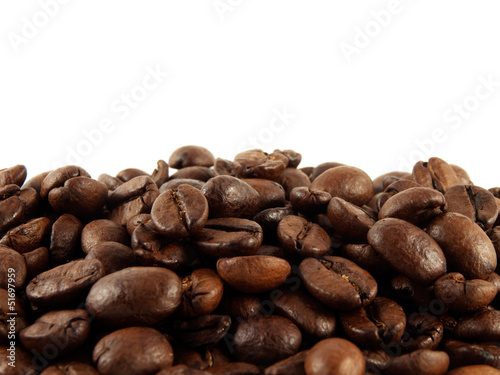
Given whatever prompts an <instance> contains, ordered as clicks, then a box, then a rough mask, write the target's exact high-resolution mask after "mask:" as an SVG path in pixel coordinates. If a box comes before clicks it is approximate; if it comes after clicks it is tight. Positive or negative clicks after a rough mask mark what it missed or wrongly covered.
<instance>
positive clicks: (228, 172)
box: [214, 158, 236, 176]
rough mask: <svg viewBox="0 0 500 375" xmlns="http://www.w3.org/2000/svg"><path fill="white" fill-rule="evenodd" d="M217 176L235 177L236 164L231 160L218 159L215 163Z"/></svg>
mask: <svg viewBox="0 0 500 375" xmlns="http://www.w3.org/2000/svg"><path fill="white" fill-rule="evenodd" d="M214 172H215V175H216V176H235V175H236V172H235V170H234V163H233V162H232V161H231V160H227V159H222V158H216V159H215V162H214Z"/></svg>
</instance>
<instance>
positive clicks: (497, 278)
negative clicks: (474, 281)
mask: <svg viewBox="0 0 500 375" xmlns="http://www.w3.org/2000/svg"><path fill="white" fill-rule="evenodd" d="M485 280H486V281H488V282H490V283H492V284H493V285H494V286H495V288H496V289H497V294H496V296H495V300H498V299H499V297H500V275H498V273H496V272H493V273H492V274H491V275H490V276H488V277H487V278H486V279H485Z"/></svg>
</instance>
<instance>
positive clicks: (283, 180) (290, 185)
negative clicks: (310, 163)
mask: <svg viewBox="0 0 500 375" xmlns="http://www.w3.org/2000/svg"><path fill="white" fill-rule="evenodd" d="M277 181H278V182H279V184H280V185H281V186H283V188H284V189H285V194H286V198H287V199H290V193H291V191H292V190H293V189H295V188H297V187H306V188H308V187H309V186H310V185H311V180H309V177H307V175H306V174H305V173H304V172H302V171H301V170H298V169H295V168H285V170H284V171H283V172H281V174H280V175H279V176H278V179H277Z"/></svg>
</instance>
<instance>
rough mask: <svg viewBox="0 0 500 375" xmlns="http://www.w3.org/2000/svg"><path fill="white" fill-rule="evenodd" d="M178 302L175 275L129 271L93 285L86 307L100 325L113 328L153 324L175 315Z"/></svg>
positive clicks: (140, 269) (151, 269) (179, 288)
mask: <svg viewBox="0 0 500 375" xmlns="http://www.w3.org/2000/svg"><path fill="white" fill-rule="evenodd" d="M123 296H127V298H123ZM181 298H182V286H181V280H180V279H179V277H178V276H177V275H176V274H175V273H174V272H172V271H170V270H167V269H165V268H158V267H129V268H125V269H123V270H120V271H117V272H114V273H112V274H109V275H106V276H104V277H103V278H102V279H101V280H99V281H98V282H97V283H95V285H94V286H93V287H92V289H90V291H89V293H88V295H87V300H86V304H85V306H86V309H87V311H89V313H91V314H92V315H93V316H95V319H96V320H97V321H98V322H99V323H100V324H102V325H104V326H106V327H115V328H116V327H127V326H134V325H152V324H156V323H158V322H160V321H161V320H163V319H165V318H167V317H168V316H170V315H172V314H173V313H174V311H175V309H177V307H178V306H179V305H180V303H181Z"/></svg>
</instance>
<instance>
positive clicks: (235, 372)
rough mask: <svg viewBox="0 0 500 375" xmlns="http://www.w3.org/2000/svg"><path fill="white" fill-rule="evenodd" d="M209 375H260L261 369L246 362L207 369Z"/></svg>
mask: <svg viewBox="0 0 500 375" xmlns="http://www.w3.org/2000/svg"><path fill="white" fill-rule="evenodd" d="M206 371H207V372H208V373H209V374H217V375H260V373H261V372H260V369H259V368H258V367H257V366H255V365H252V364H251V363H246V362H231V363H227V364H225V365H219V366H213V367H209V368H207V369H206Z"/></svg>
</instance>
